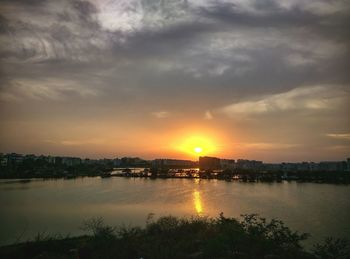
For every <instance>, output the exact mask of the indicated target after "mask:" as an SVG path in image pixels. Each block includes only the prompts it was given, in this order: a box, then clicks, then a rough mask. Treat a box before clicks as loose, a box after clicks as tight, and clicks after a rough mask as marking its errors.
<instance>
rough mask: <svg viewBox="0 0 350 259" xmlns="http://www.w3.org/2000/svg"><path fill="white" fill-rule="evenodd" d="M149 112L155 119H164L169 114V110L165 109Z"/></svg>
mask: <svg viewBox="0 0 350 259" xmlns="http://www.w3.org/2000/svg"><path fill="white" fill-rule="evenodd" d="M151 114H152V116H154V117H155V118H157V119H165V118H168V117H169V116H170V112H167V111H158V112H152V113H151Z"/></svg>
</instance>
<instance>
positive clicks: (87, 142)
mask: <svg viewBox="0 0 350 259" xmlns="http://www.w3.org/2000/svg"><path fill="white" fill-rule="evenodd" d="M44 142H46V143H51V144H56V145H63V146H83V145H102V144H104V143H105V139H100V138H91V139H83V140H60V141H56V140H44Z"/></svg>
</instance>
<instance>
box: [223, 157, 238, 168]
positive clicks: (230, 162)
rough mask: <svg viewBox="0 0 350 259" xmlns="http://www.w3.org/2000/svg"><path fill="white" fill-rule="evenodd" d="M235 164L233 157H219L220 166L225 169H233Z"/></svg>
mask: <svg viewBox="0 0 350 259" xmlns="http://www.w3.org/2000/svg"><path fill="white" fill-rule="evenodd" d="M235 166H236V163H235V160H234V159H220V168H221V169H223V170H225V169H231V170H232V169H234V168H235Z"/></svg>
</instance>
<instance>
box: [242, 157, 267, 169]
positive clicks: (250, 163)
mask: <svg viewBox="0 0 350 259" xmlns="http://www.w3.org/2000/svg"><path fill="white" fill-rule="evenodd" d="M236 168H238V169H246V170H261V169H263V162H262V161H257V160H246V159H238V160H237V163H236Z"/></svg>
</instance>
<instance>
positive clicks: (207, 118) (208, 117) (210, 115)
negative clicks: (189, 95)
mask: <svg viewBox="0 0 350 259" xmlns="http://www.w3.org/2000/svg"><path fill="white" fill-rule="evenodd" d="M213 118H214V116H213V115H212V113H211V112H210V111H206V112H205V113H204V119H206V120H212V119H213Z"/></svg>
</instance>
